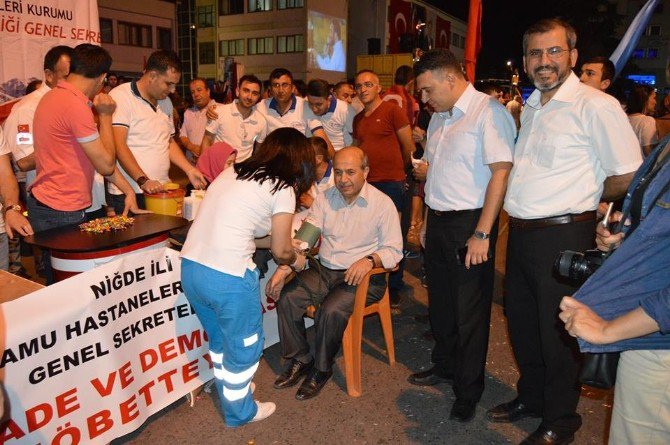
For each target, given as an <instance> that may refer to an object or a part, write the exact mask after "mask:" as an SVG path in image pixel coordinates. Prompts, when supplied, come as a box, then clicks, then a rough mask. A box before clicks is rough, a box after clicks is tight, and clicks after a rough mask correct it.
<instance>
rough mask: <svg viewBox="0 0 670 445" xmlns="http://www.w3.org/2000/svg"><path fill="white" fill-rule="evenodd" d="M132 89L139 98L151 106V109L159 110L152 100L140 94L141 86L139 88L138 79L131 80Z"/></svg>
mask: <svg viewBox="0 0 670 445" xmlns="http://www.w3.org/2000/svg"><path fill="white" fill-rule="evenodd" d="M130 91H132V92H133V94H134V95H135V96H137V97H138V98H140V99H142V100H143V101H144V102H146V103H147V104H148V105H149V106H150V107H151V109H152V110H154V112H156V111H157V108H156V107H154V104H152V103H151V102H149V101H148V100H146V99H145V98H144V97H142V95H141V94H140V90H139V88H137V81H136V80H133V81H131V82H130Z"/></svg>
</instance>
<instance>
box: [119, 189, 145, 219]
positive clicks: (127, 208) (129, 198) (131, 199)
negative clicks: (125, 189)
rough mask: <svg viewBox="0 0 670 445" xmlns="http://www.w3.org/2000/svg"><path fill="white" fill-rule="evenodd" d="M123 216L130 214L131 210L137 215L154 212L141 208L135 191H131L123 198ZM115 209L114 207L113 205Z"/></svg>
mask: <svg viewBox="0 0 670 445" xmlns="http://www.w3.org/2000/svg"><path fill="white" fill-rule="evenodd" d="M123 203H124V205H123V216H128V213H129V212H133V214H135V215H141V214H144V213H153V212H151V211H149V210H144V209H140V208H139V206H138V205H137V198H136V197H135V193H129V194H127V195H126V197H125V198H124V200H123ZM112 209H113V207H112Z"/></svg>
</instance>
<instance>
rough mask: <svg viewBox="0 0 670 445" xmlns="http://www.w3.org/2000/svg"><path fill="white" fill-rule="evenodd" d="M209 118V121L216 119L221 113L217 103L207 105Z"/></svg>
mask: <svg viewBox="0 0 670 445" xmlns="http://www.w3.org/2000/svg"><path fill="white" fill-rule="evenodd" d="M206 116H207V120H209V121H215V120H217V119H218V118H219V114H218V113H217V112H216V104H212V105H210V106H209V107H207V113H206Z"/></svg>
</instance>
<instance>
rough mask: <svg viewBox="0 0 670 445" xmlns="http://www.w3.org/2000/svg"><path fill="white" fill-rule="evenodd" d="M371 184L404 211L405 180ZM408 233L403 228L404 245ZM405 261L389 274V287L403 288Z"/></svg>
mask: <svg viewBox="0 0 670 445" xmlns="http://www.w3.org/2000/svg"><path fill="white" fill-rule="evenodd" d="M370 185H372V186H374V187H375V188H376V189H377V190H379V191H380V192H382V193H384V194H385V195H386V196H388V197H389V198H391V200H392V201H393V204H395V208H396V210H398V213H402V210H403V206H404V205H405V195H406V193H405V181H389V182H371V183H370ZM406 233H407V231H406V230H403V237H402V238H403V247H404V242H405V237H406ZM404 262H405V261H404V259H402V260H400V262H399V263H398V270H396V271H395V272H391V273H390V274H389V289H392V290H396V291H399V290H401V289H402V288H403V281H402V276H403V271H404V269H405V267H404Z"/></svg>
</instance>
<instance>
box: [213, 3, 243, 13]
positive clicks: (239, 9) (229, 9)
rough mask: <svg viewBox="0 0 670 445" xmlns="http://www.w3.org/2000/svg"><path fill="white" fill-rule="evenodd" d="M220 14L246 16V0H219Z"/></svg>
mask: <svg viewBox="0 0 670 445" xmlns="http://www.w3.org/2000/svg"><path fill="white" fill-rule="evenodd" d="M219 14H220V15H231V14H244V0H219Z"/></svg>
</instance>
